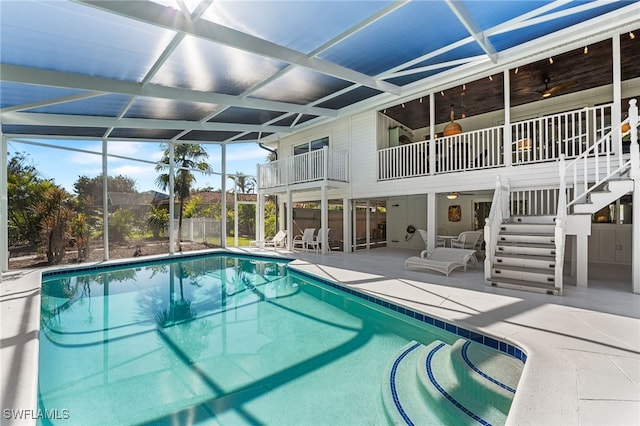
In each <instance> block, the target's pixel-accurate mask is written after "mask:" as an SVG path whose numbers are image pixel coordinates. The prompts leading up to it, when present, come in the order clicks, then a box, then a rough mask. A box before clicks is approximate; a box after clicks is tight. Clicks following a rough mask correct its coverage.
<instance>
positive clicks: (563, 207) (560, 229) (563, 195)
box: [554, 156, 567, 294]
mask: <svg viewBox="0 0 640 426" xmlns="http://www.w3.org/2000/svg"><path fill="white" fill-rule="evenodd" d="M564 163H565V160H564V156H560V190H559V192H558V211H557V214H556V219H555V222H556V226H555V228H554V243H555V246H556V255H555V269H554V272H555V276H554V284H555V288H556V290H557V291H558V294H562V288H563V285H564V283H563V276H564V249H565V245H566V238H565V237H566V226H567V179H566V175H565V173H566V169H565V167H564Z"/></svg>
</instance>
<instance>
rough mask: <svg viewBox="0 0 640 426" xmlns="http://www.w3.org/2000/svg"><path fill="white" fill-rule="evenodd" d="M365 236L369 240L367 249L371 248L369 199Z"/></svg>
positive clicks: (366, 209)
mask: <svg viewBox="0 0 640 426" xmlns="http://www.w3.org/2000/svg"><path fill="white" fill-rule="evenodd" d="M364 215H365V221H364V222H365V238H366V241H367V243H366V244H367V246H366V247H367V250H371V205H370V204H369V200H367V204H366V208H365V213H364Z"/></svg>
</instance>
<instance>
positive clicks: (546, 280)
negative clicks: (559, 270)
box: [491, 265, 555, 285]
mask: <svg viewBox="0 0 640 426" xmlns="http://www.w3.org/2000/svg"><path fill="white" fill-rule="evenodd" d="M491 276H492V277H495V278H499V277H504V278H508V279H516V280H522V281H531V282H539V283H542V284H552V285H555V284H554V281H555V268H548V269H534V268H523V267H520V266H509V265H504V266H503V265H492V266H491ZM499 279H500V278H499Z"/></svg>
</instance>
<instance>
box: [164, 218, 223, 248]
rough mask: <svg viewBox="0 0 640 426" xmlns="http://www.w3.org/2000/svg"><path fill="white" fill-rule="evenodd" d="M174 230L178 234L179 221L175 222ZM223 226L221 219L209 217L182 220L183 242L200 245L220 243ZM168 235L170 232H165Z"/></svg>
mask: <svg viewBox="0 0 640 426" xmlns="http://www.w3.org/2000/svg"><path fill="white" fill-rule="evenodd" d="M173 223H174V230H175V232H176V235H177V232H178V219H176V220H175V221H174V222H173ZM221 228H222V226H221V223H220V220H219V219H211V218H208V217H193V218H185V219H182V236H181V239H182V241H193V242H199V243H205V242H209V243H215V244H219V243H220V230H221ZM165 233H166V235H168V232H165Z"/></svg>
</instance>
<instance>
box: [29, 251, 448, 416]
mask: <svg viewBox="0 0 640 426" xmlns="http://www.w3.org/2000/svg"><path fill="white" fill-rule="evenodd" d="M456 339H457V336H455V335H452V334H450V333H447V332H445V331H443V330H440V329H437V328H435V327H430V326H428V325H426V324H423V323H420V322H418V321H414V320H413V319H411V318H408V317H406V316H403V315H400V314H398V313H396V312H392V311H390V310H387V309H384V308H383V307H380V306H377V305H374V304H372V303H369V302H367V301H364V300H362V299H360V298H357V297H354V296H352V295H349V294H346V293H343V292H341V291H340V290H337V289H334V288H332V287H330V286H327V285H324V284H322V283H319V282H313V281H311V280H310V279H309V278H308V277H304V276H302V275H298V274H296V273H293V272H291V271H290V270H289V269H288V268H287V267H286V263H282V262H276V261H271V260H256V259H251V258H243V257H227V256H218V255H214V256H206V257H194V258H191V259H184V260H182V261H171V262H168V263H150V264H144V265H139V266H135V267H127V268H125V269H107V270H99V271H92V272H90V273H87V272H76V273H69V274H63V275H58V276H52V277H45V278H44V279H43V291H42V324H41V335H40V366H39V368H40V370H39V403H40V407H39V408H40V409H42V410H50V412H52V411H51V410H58V411H59V412H62V411H63V410H66V411H65V413H68V416H65V417H68V418H64V419H59V420H56V419H41V420H40V421H39V423H40V424H64V425H72V424H78V425H101V424H102V425H117V424H122V425H129V424H154V425H155V424H159V425H162V424H167V425H169V424H171V425H186V424H221V425H235V424H269V425H307V424H308V425H315V424H317V425H326V424H349V425H356V424H363V425H365V424H366V425H380V424H387V423H388V421H389V420H388V418H387V417H386V415H385V409H384V406H383V404H382V397H381V387H382V386H383V377H382V373H383V372H384V370H385V368H386V366H387V365H388V363H389V360H390V359H392V357H393V356H394V354H396V353H397V352H398V350H399V349H401V348H402V347H403V346H405V345H407V344H408V343H409V342H411V341H412V340H416V341H418V342H422V343H425V344H428V343H430V342H432V341H434V340H441V341H443V342H447V343H453V342H454V341H455V340H456Z"/></svg>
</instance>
